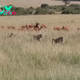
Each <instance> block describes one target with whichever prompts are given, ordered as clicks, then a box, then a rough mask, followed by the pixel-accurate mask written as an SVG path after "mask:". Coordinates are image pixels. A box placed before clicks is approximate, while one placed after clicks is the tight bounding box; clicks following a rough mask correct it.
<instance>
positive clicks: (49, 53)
mask: <svg viewBox="0 0 80 80" xmlns="http://www.w3.org/2000/svg"><path fill="white" fill-rule="evenodd" d="M36 21H39V22H40V23H44V24H46V25H47V26H48V28H47V29H42V30H41V31H40V32H35V31H33V32H28V31H25V32H22V31H17V30H15V31H14V30H7V28H6V27H7V26H11V25H14V26H16V27H20V26H21V25H25V24H30V23H35V22H36ZM79 24H80V17H79V15H45V16H43V15H38V16H14V17H9V16H7V17H0V26H2V25H3V26H5V29H0V80H80V44H79V43H80V31H77V27H79ZM62 25H64V26H67V27H69V29H70V31H69V32H66V31H54V30H53V28H54V27H57V26H59V27H62ZM11 32H13V33H14V34H16V36H13V37H12V38H9V34H10V33H11ZM39 33H41V34H43V38H42V39H41V41H40V42H36V41H35V40H34V39H33V34H39ZM59 36H63V38H64V41H63V44H53V45H52V44H51V40H52V38H57V37H59Z"/></svg>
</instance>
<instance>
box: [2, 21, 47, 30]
mask: <svg viewBox="0 0 80 80" xmlns="http://www.w3.org/2000/svg"><path fill="white" fill-rule="evenodd" d="M2 28H3V29H4V28H6V27H4V26H2ZM42 28H47V26H46V25H45V24H41V25H40V23H39V22H36V23H35V24H33V23H31V25H24V26H21V27H20V28H16V27H15V26H8V27H7V29H13V30H19V31H26V30H27V31H28V30H30V31H33V30H35V31H40V30H41V29H42Z"/></svg>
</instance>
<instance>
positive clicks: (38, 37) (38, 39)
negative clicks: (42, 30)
mask: <svg viewBox="0 0 80 80" xmlns="http://www.w3.org/2000/svg"><path fill="white" fill-rule="evenodd" d="M33 38H34V39H35V40H37V41H40V39H41V38H42V34H39V35H33Z"/></svg>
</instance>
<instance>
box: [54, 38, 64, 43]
mask: <svg viewBox="0 0 80 80" xmlns="http://www.w3.org/2000/svg"><path fill="white" fill-rule="evenodd" d="M53 41H54V43H62V42H63V37H58V38H56V39H52V44H53Z"/></svg>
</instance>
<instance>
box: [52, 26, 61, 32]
mask: <svg viewBox="0 0 80 80" xmlns="http://www.w3.org/2000/svg"><path fill="white" fill-rule="evenodd" d="M53 29H54V30H58V31H59V30H61V28H60V27H55V28H53Z"/></svg>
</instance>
